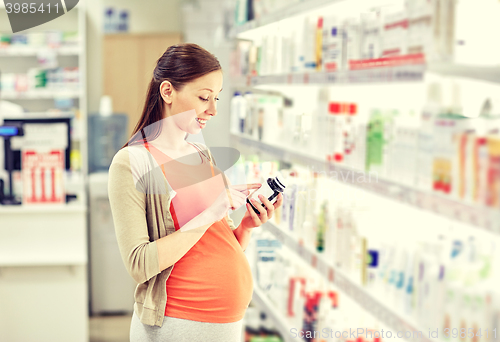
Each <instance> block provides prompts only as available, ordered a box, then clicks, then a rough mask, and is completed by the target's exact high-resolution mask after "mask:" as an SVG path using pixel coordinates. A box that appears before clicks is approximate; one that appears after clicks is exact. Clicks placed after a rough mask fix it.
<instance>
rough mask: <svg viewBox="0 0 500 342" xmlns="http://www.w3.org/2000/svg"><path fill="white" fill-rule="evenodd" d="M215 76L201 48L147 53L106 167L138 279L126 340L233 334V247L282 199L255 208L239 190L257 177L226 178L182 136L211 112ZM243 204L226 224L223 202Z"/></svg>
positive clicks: (241, 283)
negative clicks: (127, 130)
mask: <svg viewBox="0 0 500 342" xmlns="http://www.w3.org/2000/svg"><path fill="white" fill-rule="evenodd" d="M222 79H223V78H222V69H221V66H220V64H219V62H218V60H217V58H216V57H215V56H214V55H212V54H211V53H210V52H208V51H207V50H205V49H203V48H201V47H200V46H198V45H195V44H178V45H174V46H171V47H169V48H168V49H167V50H166V51H165V53H164V54H163V55H162V56H161V57H160V58H159V59H158V61H157V64H156V67H155V69H154V71H153V77H152V80H151V82H150V84H149V88H148V91H147V94H146V100H145V104H144V109H143V112H142V116H141V118H140V119H139V122H138V123H137V125H136V127H135V129H134V132H133V134H132V137H131V138H130V140H129V141H128V143H127V144H125V146H123V147H122V148H121V149H120V150H119V151H118V152H117V153H116V155H115V156H114V158H113V161H112V163H111V166H110V168H109V183H108V191H109V201H110V205H111V212H112V216H113V221H114V225H115V232H116V237H117V241H118V245H119V249H120V253H121V256H122V259H123V262H124V264H125V267H126V269H127V271H128V272H129V274H130V275H131V276H132V277H133V278H134V279H135V281H136V282H137V283H138V285H137V287H136V290H135V294H134V299H135V303H134V313H133V316H132V322H131V327H130V341H132V342H135V341H162V342H170V341H172V342H183V341H186V342H188V341H189V342H193V341H200V342H201V341H203V342H211V341H213V342H225V341H227V342H237V341H241V336H242V320H243V316H244V314H245V310H246V308H247V307H248V304H249V302H250V300H251V297H252V291H253V285H252V284H253V282H252V275H251V272H250V267H249V264H248V261H247V259H246V256H245V255H244V253H243V252H244V250H245V249H246V247H247V246H248V243H249V240H250V237H251V232H252V228H254V227H258V226H260V225H262V224H263V223H264V222H266V221H267V220H268V219H269V218H271V217H272V215H273V212H274V210H275V209H276V208H277V207H279V206H280V205H281V204H282V201H283V199H282V196H281V195H279V196H278V198H277V200H276V201H275V202H274V203H270V202H269V201H268V200H267V199H266V198H261V201H262V203H263V204H264V205H265V210H260V214H259V215H257V214H256V213H255V211H254V210H252V208H251V206H250V205H249V204H248V203H245V199H246V196H248V194H249V192H250V191H252V189H256V188H258V187H260V185H261V184H243V185H231V184H230V182H229V180H228V179H227V178H226V177H225V175H224V173H223V170H220V169H219V168H218V167H217V164H216V161H215V160H214V158H213V155H212V154H211V152H210V150H209V149H208V148H207V146H205V145H203V144H200V143H192V142H188V141H186V138H187V136H188V135H189V134H197V133H200V131H201V130H202V129H203V128H204V127H205V126H206V125H210V122H209V121H210V120H212V119H215V116H216V115H217V100H218V98H217V96H218V95H219V93H220V92H221V91H222ZM253 203H254V205H257V202H255V201H253ZM243 204H246V212H245V215H244V217H243V219H242V220H241V223H240V225H239V226H238V227H236V226H235V225H234V222H233V220H232V219H231V218H230V217H229V215H228V210H229V209H233V210H234V209H237V208H238V207H241V206H242V205H243ZM259 205H260V204H259Z"/></svg>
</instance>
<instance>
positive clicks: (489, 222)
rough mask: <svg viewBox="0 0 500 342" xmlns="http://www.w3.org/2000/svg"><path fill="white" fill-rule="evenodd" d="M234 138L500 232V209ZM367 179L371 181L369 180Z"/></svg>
mask: <svg viewBox="0 0 500 342" xmlns="http://www.w3.org/2000/svg"><path fill="white" fill-rule="evenodd" d="M231 140H232V141H233V143H234V144H240V145H244V146H247V147H250V148H253V149H255V150H258V151H263V152H267V153H269V154H271V155H273V156H275V157H276V158H278V159H279V160H282V161H285V162H289V163H298V164H301V165H305V166H308V167H310V168H311V169H312V170H314V171H318V172H319V171H326V172H331V171H335V172H337V174H344V175H348V176H347V177H345V178H344V177H338V180H339V181H342V182H344V183H347V184H351V185H353V186H356V187H359V188H361V189H364V190H367V191H371V192H374V193H376V194H379V195H382V196H385V197H388V198H391V199H394V200H396V201H398V202H402V203H406V204H408V205H411V206H413V207H416V208H419V209H422V210H426V211H430V212H433V213H437V214H440V215H443V216H445V217H448V218H450V219H453V220H457V221H459V222H463V223H467V224H470V225H472V226H476V227H480V228H483V229H485V230H487V231H491V232H493V233H496V234H499V233H500V212H499V211H498V210H495V209H493V208H487V207H481V206H477V205H473V204H467V203H463V202H460V201H457V200H454V199H452V198H448V197H446V196H444V195H440V194H436V193H433V192H431V191H423V190H419V189H414V188H411V187H409V186H407V185H403V184H399V183H396V182H394V181H391V180H388V179H382V178H380V177H379V176H378V175H376V174H375V173H367V172H363V171H359V170H355V169H351V168H348V167H346V166H343V165H340V164H336V163H334V162H330V161H326V160H321V159H320V158H318V157H314V156H311V154H306V153H305V152H300V151H297V150H296V149H292V148H289V147H284V146H276V145H270V144H266V143H264V142H261V141H257V140H255V139H253V138H250V137H244V136H240V135H236V134H231ZM367 179H369V180H370V181H368V182H367V181H366V180H367ZM360 180H362V181H360Z"/></svg>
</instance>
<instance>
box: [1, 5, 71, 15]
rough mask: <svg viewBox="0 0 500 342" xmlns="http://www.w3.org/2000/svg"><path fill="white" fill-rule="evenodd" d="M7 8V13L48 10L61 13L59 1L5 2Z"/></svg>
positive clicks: (42, 11)
mask: <svg viewBox="0 0 500 342" xmlns="http://www.w3.org/2000/svg"><path fill="white" fill-rule="evenodd" d="M5 9H6V10H7V13H25V14H27V13H32V14H33V13H37V12H38V13H44V12H48V13H59V11H60V10H62V9H60V8H59V4H58V3H55V4H51V3H48V4H43V3H41V4H37V3H34V2H32V3H27V2H25V3H18V2H16V3H10V2H7V3H6V4H5Z"/></svg>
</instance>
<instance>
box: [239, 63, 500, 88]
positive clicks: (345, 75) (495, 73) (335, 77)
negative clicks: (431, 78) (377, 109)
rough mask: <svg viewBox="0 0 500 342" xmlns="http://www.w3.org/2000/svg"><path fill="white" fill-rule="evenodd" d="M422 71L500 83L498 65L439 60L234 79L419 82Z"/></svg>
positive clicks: (255, 82) (245, 83)
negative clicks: (472, 64)
mask: <svg viewBox="0 0 500 342" xmlns="http://www.w3.org/2000/svg"><path fill="white" fill-rule="evenodd" d="M426 72H433V73H437V74H442V75H447V76H457V77H468V78H474V79H480V80H484V81H490V82H500V68H495V67H483V68H479V69H477V68H474V67H470V66H463V65H446V64H443V63H418V64H412V65H401V66H386V67H377V68H366V69H361V70H341V71H330V72H321V71H320V72H306V73H288V74H273V75H261V76H246V77H239V78H237V79H235V80H234V86H235V87H236V88H244V87H257V86H261V85H271V84H272V85H307V84H315V85H332V86H333V85H344V84H364V83H396V82H397V83H403V82H422V80H423V79H424V76H425V73H426Z"/></svg>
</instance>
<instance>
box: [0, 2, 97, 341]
mask: <svg viewBox="0 0 500 342" xmlns="http://www.w3.org/2000/svg"><path fill="white" fill-rule="evenodd" d="M0 14H1V15H2V16H5V18H6V17H7V15H6V13H5V6H4V4H3V2H0ZM86 20H87V18H86V9H85V2H82V1H80V2H79V3H78V5H77V6H76V7H75V8H74V9H72V10H71V11H70V12H67V13H66V14H65V15H64V16H61V17H59V18H57V19H55V20H54V21H51V22H48V23H46V24H43V25H41V26H39V27H35V28H32V29H30V30H27V31H25V32H40V31H41V30H44V31H45V30H48V29H57V30H61V31H64V30H71V31H78V35H79V43H78V44H77V45H63V46H61V47H58V48H51V47H48V46H43V47H31V46H19V45H14V46H9V47H1V48H0V59H1V60H0V63H2V64H1V68H2V70H1V71H2V73H9V72H12V73H20V72H22V71H24V70H25V68H28V67H30V66H33V67H35V66H36V65H37V64H36V57H37V55H38V53H39V52H40V51H42V50H52V51H54V52H55V53H56V54H57V56H58V57H59V56H61V59H60V60H59V61H60V63H59V64H60V65H62V66H68V65H69V66H78V72H79V84H78V85H77V87H75V88H71V87H66V88H61V89H36V91H34V90H33V91H26V92H6V91H1V92H0V99H1V100H9V101H13V102H17V101H20V102H19V103H20V104H23V106H25V107H26V108H34V109H33V112H27V113H23V114H22V115H16V116H14V115H11V116H8V118H18V117H21V118H50V117H70V118H71V119H72V124H75V125H78V127H73V128H76V130H75V133H77V134H75V135H73V136H72V142H76V143H77V144H78V143H79V146H80V147H79V148H80V155H81V158H82V160H81V164H82V168H81V171H72V172H70V173H68V174H67V176H68V178H67V180H68V182H70V183H69V184H68V186H69V187H71V191H73V190H74V191H76V192H77V193H78V195H79V196H78V197H79V198H78V199H77V200H76V201H72V202H69V203H67V204H60V205H39V206H38V205H37V206H35V205H30V206H28V205H20V206H0V293H3V294H6V296H3V297H4V299H3V300H2V301H1V304H0V306H1V307H2V310H1V312H0V331H1V332H2V339H5V340H8V341H34V340H36V341H50V342H57V341H61V342H62V341H81V342H85V341H88V308H89V306H88V278H87V273H88V271H87V264H88V257H87V256H88V248H87V235H88V233H87V232H88V228H87V221H88V220H87V216H88V209H87V208H88V197H87V195H86V191H87V190H86V184H87V169H88V168H87V165H88V157H87V156H88V151H87V96H86V72H87V71H86V48H85V45H86ZM0 30H2V31H4V32H11V31H10V26H8V21H3V22H2V25H1V27H0ZM22 33H24V32H22ZM60 97H64V98H73V99H74V100H76V101H75V107H77V109H78V111H70V112H52V111H47V110H48V107H47V104H48V103H50V100H51V99H56V98H60ZM48 100H49V102H47V101H48ZM35 110H36V112H35ZM68 190H69V188H68ZM7 297H9V298H15V301H14V300H10V299H9V298H7ZM54 298H57V300H54ZM20 307H24V308H29V309H28V310H27V311H26V310H19V308H20ZM27 314H28V315H27ZM31 317H36V322H35V323H34V324H35V325H34V328H33V329H23V327H22V324H24V322H26V321H27V320H30V319H31ZM54 331H57V333H56V334H55V333H54Z"/></svg>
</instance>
